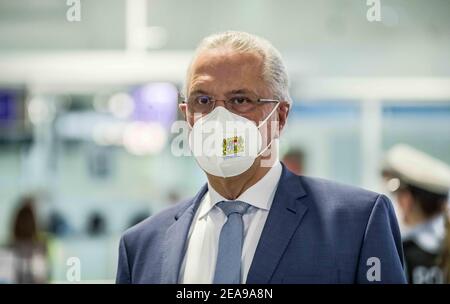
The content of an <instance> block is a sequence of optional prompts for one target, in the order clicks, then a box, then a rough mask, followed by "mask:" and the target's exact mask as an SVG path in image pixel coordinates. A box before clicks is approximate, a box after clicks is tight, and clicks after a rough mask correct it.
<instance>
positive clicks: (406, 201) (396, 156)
mask: <svg viewBox="0 0 450 304" xmlns="http://www.w3.org/2000/svg"><path fill="white" fill-rule="evenodd" d="M383 177H384V179H385V181H386V185H387V187H388V189H389V190H390V191H391V192H393V193H394V194H395V199H394V200H395V201H396V202H397V215H398V217H399V221H401V222H402V223H403V225H402V241H403V248H404V253H405V261H406V272H407V276H408V281H409V282H410V283H413V284H441V283H450V281H449V277H448V275H449V269H450V268H449V266H450V264H449V262H450V260H449V248H450V247H449V235H450V226H449V213H448V193H449V188H450V168H449V166H448V165H447V164H446V163H444V162H442V161H440V160H438V159H436V158H434V157H432V156H430V155H427V154H425V153H423V152H422V151H419V150H417V149H414V148H413V147H411V146H408V145H404V144H399V145H396V146H394V147H393V148H391V149H390V150H389V151H388V152H387V155H386V158H385V165H384V170H383Z"/></svg>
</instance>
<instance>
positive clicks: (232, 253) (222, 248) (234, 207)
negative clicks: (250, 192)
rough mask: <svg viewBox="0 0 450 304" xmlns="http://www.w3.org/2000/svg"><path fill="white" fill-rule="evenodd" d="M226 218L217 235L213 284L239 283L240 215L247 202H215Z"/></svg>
mask: <svg viewBox="0 0 450 304" xmlns="http://www.w3.org/2000/svg"><path fill="white" fill-rule="evenodd" d="M217 206H218V207H219V208H220V209H222V211H223V212H224V213H225V215H226V216H227V217H228V220H227V221H226V223H225V224H224V225H223V227H222V230H221V231H220V237H219V252H218V254H217V263H216V271H215V274H214V281H213V283H214V284H239V283H241V256H242V244H243V239H244V222H243V221H242V215H243V214H244V213H245V212H246V211H247V209H248V207H250V205H249V204H247V203H244V202H241V201H222V202H219V203H217Z"/></svg>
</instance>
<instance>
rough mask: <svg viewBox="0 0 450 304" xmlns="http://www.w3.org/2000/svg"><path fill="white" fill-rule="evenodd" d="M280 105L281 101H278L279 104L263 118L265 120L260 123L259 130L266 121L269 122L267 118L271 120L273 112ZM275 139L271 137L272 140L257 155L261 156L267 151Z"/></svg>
mask: <svg viewBox="0 0 450 304" xmlns="http://www.w3.org/2000/svg"><path fill="white" fill-rule="evenodd" d="M279 105H280V102H278V103H277V105H276V106H275V107H273V110H272V111H271V112H270V114H269V115H267V117H266V118H265V119H264V120H263V122H262V123H260V124H259V126H258V130H259V128H260V127H261V126H262V125H263V124H265V123H266V122H267V120H269V118H270V117H271V116H272V115H273V113H275V110H277V109H278V107H279ZM273 141H274V138H271V139H270V142H269V143H268V144H267V145H266V147H265V148H264V149H263V150H262V151H261V152H259V153H258V155H256V157H259V156H261V155H262V154H263V153H264V152H266V151H267V149H268V148H269V147H270V146H271V145H272V143H273Z"/></svg>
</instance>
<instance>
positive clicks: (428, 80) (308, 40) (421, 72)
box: [0, 0, 450, 283]
mask: <svg viewBox="0 0 450 304" xmlns="http://www.w3.org/2000/svg"><path fill="white" fill-rule="evenodd" d="M73 2H74V3H76V2H77V1H73ZM68 3H72V1H67V3H66V1H63V0H39V1H36V0H21V1H14V0H0V245H2V246H1V247H0V248H1V249H0V282H6V283H9V282H67V281H68V280H69V281H70V279H69V278H68V274H67V270H68V267H69V266H70V264H69V263H68V262H67V261H68V259H69V258H70V257H76V258H77V259H79V262H80V265H81V281H82V282H113V281H114V277H115V273H116V263H117V248H118V240H119V237H120V235H121V233H122V232H123V231H124V230H125V229H127V228H128V227H130V226H132V225H134V224H135V223H137V222H139V221H141V220H142V219H144V218H146V217H147V216H149V215H151V214H154V213H156V212H158V211H159V210H161V209H162V208H165V207H166V206H168V205H170V204H173V203H175V202H177V201H179V200H180V199H184V198H188V197H190V196H193V195H194V194H195V193H196V192H197V190H198V189H199V187H200V186H201V185H202V184H203V183H204V182H205V181H206V179H205V176H204V174H203V172H202V171H201V170H200V169H199V168H198V167H197V165H196V163H195V161H194V159H193V158H192V157H176V156H174V155H172V153H171V140H172V139H173V138H174V136H176V134H174V133H173V132H171V126H172V123H173V122H174V121H176V120H179V119H182V116H181V113H179V111H178V107H177V103H178V100H177V95H178V92H179V90H181V88H182V86H183V81H184V77H185V73H186V68H187V66H188V64H189V61H190V58H191V56H192V54H193V52H194V49H195V46H196V45H197V44H198V43H199V42H200V40H201V39H202V38H203V37H205V36H207V35H208V34H211V33H215V32H220V31H225V30H240V31H248V32H250V33H253V34H257V35H260V36H262V37H264V38H266V39H268V40H269V41H271V42H272V43H273V44H274V46H275V47H277V48H278V49H279V50H280V51H281V53H282V54H283V57H284V59H285V63H286V65H287V68H288V70H289V73H290V77H291V83H292V87H291V94H292V97H293V99H294V104H293V107H292V109H291V112H290V117H289V122H288V125H287V127H286V129H285V130H284V134H283V135H282V140H281V142H280V144H281V145H280V149H281V155H284V154H289V155H288V157H287V158H286V161H289V162H294V163H295V159H298V160H299V162H301V163H300V164H297V165H295V164H294V167H295V168H296V169H297V170H298V171H299V172H302V174H306V175H312V176H319V177H324V178H328V179H333V180H337V181H340V182H342V183H348V184H352V185H356V186H361V187H365V188H368V189H372V190H375V191H380V192H384V191H386V190H385V189H384V188H383V183H382V176H381V169H382V168H381V166H382V159H383V155H384V153H385V152H386V151H387V150H388V149H389V148H391V147H392V146H394V145H395V144H397V143H406V144H408V145H410V146H413V147H415V148H417V149H420V150H422V151H424V152H426V153H429V154H430V155H433V156H434V157H436V158H438V159H441V160H442V161H444V162H445V163H447V164H449V163H450V56H449V54H450V18H449V13H450V1H448V0H429V1H422V0H382V1H381V3H382V7H381V8H382V9H381V21H379V22H369V21H368V20H367V18H366V13H367V10H368V6H367V4H366V1H365V0H317V1H307V0H298V1H290V0H281V1H274V0H249V1H238V0H231V1H216V0H214V1H207V0H197V1H175V0H165V1H163V0H81V1H79V3H80V6H79V8H80V12H79V19H80V20H79V21H76V20H72V21H69V19H70V18H68V14H70V13H71V12H68V10H70V9H71V8H73V5H69V4H68ZM20 221H24V223H27V224H26V225H25V226H26V227H25V228H23V227H22V228H23V229H19V228H17V229H15V228H14V227H15V226H17V225H18V224H17V223H20ZM23 239H26V240H29V241H30V243H31V244H32V246H31V247H32V248H26V249H24V250H23V252H24V253H23V255H22V256H20V257H14V256H13V254H12V253H11V250H9V248H10V245H11V244H17V243H19V245H17V246H19V247H20V248H22V245H20V244H22V242H23ZM21 250H22V249H21ZM30 252H31V253H30ZM33 252H34V253H36V252H37V254H32V253H33ZM30 254H31V255H30ZM30 256H31V257H32V258H29V257H30ZM27 257H28V260H29V261H28V262H26V260H27ZM14 260H16V262H13V261H14ZM17 261H18V262H17ZM22 261H24V262H23V263H22ZM15 263H19V264H21V265H22V264H23V269H22V270H21V275H18V274H17V270H16V269H15V268H13V267H12V265H14V264H15ZM21 267H22V266H21Z"/></svg>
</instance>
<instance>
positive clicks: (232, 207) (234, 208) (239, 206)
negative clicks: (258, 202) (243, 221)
mask: <svg viewBox="0 0 450 304" xmlns="http://www.w3.org/2000/svg"><path fill="white" fill-rule="evenodd" d="M217 206H218V207H219V208H220V209H222V211H223V212H224V213H225V215H226V216H227V217H228V216H229V215H230V214H232V213H238V214H240V215H243V214H244V213H245V212H247V209H248V207H250V205H249V204H247V203H244V202H241V201H221V202H218V203H217Z"/></svg>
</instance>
